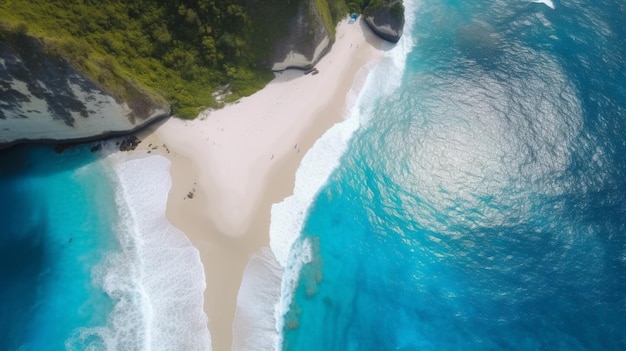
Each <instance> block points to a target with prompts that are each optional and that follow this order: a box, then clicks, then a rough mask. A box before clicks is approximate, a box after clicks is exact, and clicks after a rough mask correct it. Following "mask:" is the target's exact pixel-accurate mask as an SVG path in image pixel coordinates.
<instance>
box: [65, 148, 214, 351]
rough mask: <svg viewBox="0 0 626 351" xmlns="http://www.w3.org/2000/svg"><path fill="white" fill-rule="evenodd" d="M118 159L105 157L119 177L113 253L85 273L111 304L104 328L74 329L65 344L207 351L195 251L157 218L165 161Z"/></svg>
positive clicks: (166, 182) (165, 182)
mask: <svg viewBox="0 0 626 351" xmlns="http://www.w3.org/2000/svg"><path fill="white" fill-rule="evenodd" d="M125 157H128V156H126V155H121V156H120V155H119V154H117V155H113V156H111V158H112V159H113V160H112V161H113V162H112V163H113V168H114V171H115V174H116V176H117V178H118V180H119V186H118V193H117V194H116V200H117V205H118V209H119V218H120V220H119V223H118V226H117V233H118V236H119V241H120V247H121V252H118V253H115V254H111V255H109V256H108V257H106V258H105V259H104V260H103V262H102V263H101V264H99V265H98V266H97V267H96V268H95V269H94V272H93V274H92V277H93V280H94V284H95V285H98V286H100V287H102V289H103V290H104V291H105V292H106V293H107V294H108V295H109V296H110V297H111V299H112V300H113V303H114V306H113V310H112V312H111V313H110V315H109V317H108V322H107V324H106V325H105V326H102V327H97V328H82V329H79V330H77V331H76V332H75V333H74V335H73V336H72V338H70V339H69V340H67V342H66V348H67V349H69V350H102V349H106V350H203V351H205V350H210V349H211V338H210V334H209V331H208V328H207V317H206V314H205V313H204V311H203V309H202V305H203V292H204V289H205V286H206V284H205V280H204V269H203V267H202V264H201V262H200V255H199V253H198V250H196V248H194V247H193V246H192V245H191V243H190V242H189V240H188V239H187V237H186V236H185V235H184V234H183V233H182V232H181V231H180V230H178V229H177V228H175V227H173V226H172V225H171V224H170V223H169V222H168V221H167V219H166V217H165V208H166V202H167V194H168V191H169V188H170V187H171V179H170V175H169V167H170V162H169V161H168V160H167V159H165V158H163V157H161V156H151V157H148V158H138V159H131V160H128V159H125ZM116 158H121V159H116Z"/></svg>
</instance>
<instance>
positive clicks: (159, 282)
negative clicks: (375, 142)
mask: <svg viewBox="0 0 626 351" xmlns="http://www.w3.org/2000/svg"><path fill="white" fill-rule="evenodd" d="M90 148H91V145H84V146H78V147H72V148H69V149H66V150H64V151H63V152H61V153H57V152H55V151H54V149H53V148H52V147H49V146H20V147H15V148H11V149H9V150H3V151H0V165H1V167H0V194H1V197H0V350H7V351H12V350H19V351H27V350H32V351H46V350H51V351H53V350H54V351H56V350H94V351H95V350H203V351H204V350H210V349H211V347H210V343H211V341H210V335H209V332H208V330H207V317H206V315H205V314H204V311H203V310H202V303H203V296H202V295H203V291H204V288H205V280H204V272H203V268H202V265H201V263H200V257H199V254H198V251H197V250H196V249H195V248H194V247H193V246H191V244H190V242H189V240H187V238H186V237H185V236H184V235H183V233H182V232H181V231H179V230H178V229H176V228H174V227H172V226H171V225H170V224H169V222H168V221H167V220H166V219H165V205H166V199H167V194H168V190H169V188H170V185H171V181H170V177H169V161H167V160H166V159H165V158H162V157H159V156H151V157H146V155H138V154H133V153H115V152H113V149H114V145H113V143H109V144H105V145H104V146H103V149H104V150H105V151H99V152H95V153H94V152H91V150H90Z"/></svg>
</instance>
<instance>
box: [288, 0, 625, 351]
mask: <svg viewBox="0 0 626 351" xmlns="http://www.w3.org/2000/svg"><path fill="white" fill-rule="evenodd" d="M408 3H409V10H410V11H413V13H414V22H413V23H412V24H411V25H409V26H408V28H410V31H409V32H408V33H407V39H411V40H412V41H413V44H414V45H413V46H412V48H411V50H410V52H409V53H408V56H407V57H406V66H405V67H393V68H389V67H391V66H386V67H387V68H384V67H383V68H379V69H395V70H400V71H402V70H403V71H402V72H403V75H402V80H401V82H400V83H399V86H398V87H397V88H396V89H395V90H394V91H393V92H392V93H385V94H383V95H380V96H378V97H376V98H375V99H373V100H371V101H364V102H361V103H362V104H363V108H362V111H365V112H364V113H365V115H363V116H361V119H362V121H363V124H362V126H361V128H360V129H359V130H358V131H357V132H356V133H355V134H354V135H353V137H352V139H351V140H350V142H349V148H348V151H347V152H346V153H345V154H344V155H343V157H342V159H341V165H340V166H339V167H338V168H337V169H336V170H335V171H334V173H333V174H332V176H331V177H330V179H329V181H328V182H327V184H326V185H325V186H324V187H323V188H322V189H321V190H320V192H319V195H318V196H317V198H316V200H315V202H314V203H313V205H312V207H311V208H310V213H309V215H308V218H307V220H306V223H305V226H304V229H303V233H302V237H301V239H300V240H305V241H308V242H309V243H310V244H311V246H312V248H313V250H312V251H313V261H312V262H311V263H309V264H307V265H306V266H305V267H304V268H303V269H302V271H301V276H300V282H299V285H298V287H297V289H296V292H295V299H294V301H293V302H292V305H291V309H290V311H289V312H288V314H287V316H286V317H285V330H284V345H283V349H285V350H624V349H626V333H625V331H626V45H624V43H625V42H624V38H626V5H624V4H623V3H622V2H619V1H599V2H598V1H594V2H592V1H588V0H580V1H556V2H555V3H554V7H555V8H554V9H551V8H549V7H548V6H546V5H544V4H539V3H532V2H526V1H516V2H511V1H485V0H477V1H452V0H448V1H433V0H423V1H420V2H419V3H418V4H413V3H412V2H410V1H409V2H408ZM389 73H392V72H389ZM389 76H393V74H389ZM370 89H371V88H370Z"/></svg>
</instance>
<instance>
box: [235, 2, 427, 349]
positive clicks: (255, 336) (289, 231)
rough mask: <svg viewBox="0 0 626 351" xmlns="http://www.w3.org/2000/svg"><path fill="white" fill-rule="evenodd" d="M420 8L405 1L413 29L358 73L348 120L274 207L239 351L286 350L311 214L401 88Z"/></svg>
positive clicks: (325, 139)
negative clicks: (358, 136) (287, 322)
mask: <svg viewBox="0 0 626 351" xmlns="http://www.w3.org/2000/svg"><path fill="white" fill-rule="evenodd" d="M417 5H418V4H417V2H416V1H411V0H409V1H405V6H406V9H407V10H406V20H407V24H406V27H405V34H404V35H403V37H402V38H401V39H400V42H398V43H397V44H396V45H394V46H391V44H387V45H389V46H388V47H386V48H384V49H385V50H386V51H387V52H386V54H385V55H384V57H383V58H382V59H381V60H379V61H378V62H376V64H375V65H373V66H367V67H364V68H363V69H361V71H360V72H359V73H358V74H357V76H356V78H355V81H354V84H353V89H352V90H351V91H350V92H349V93H348V96H347V104H348V106H349V110H348V113H347V116H348V117H347V118H346V120H344V121H343V122H341V123H339V124H336V125H335V126H333V127H332V128H331V129H329V130H328V131H327V132H326V133H325V134H324V135H323V136H322V137H321V138H320V139H319V140H317V141H316V142H315V144H314V145H313V147H312V148H311V149H310V150H309V151H308V152H307V153H306V154H305V156H304V158H303V160H302V163H301V164H300V167H299V168H298V170H297V172H296V181H295V186H294V191H293V195H291V196H289V197H287V198H285V199H284V200H283V201H282V202H280V203H277V204H274V205H273V206H272V210H271V223H270V248H271V252H268V251H263V252H262V253H261V254H259V255H258V256H255V257H253V258H252V259H251V260H250V262H249V264H248V267H247V268H246V271H245V272H244V277H243V280H242V285H241V288H240V290H239V295H238V298H237V311H236V316H235V322H234V324H233V328H234V334H235V335H234V336H235V338H234V339H235V342H234V344H233V348H232V349H233V350H270V349H275V350H279V349H280V348H281V345H282V334H281V332H282V330H283V323H284V321H283V317H284V315H285V313H286V312H287V311H288V309H289V306H290V304H291V302H292V298H293V294H294V292H295V288H296V286H297V283H298V280H299V274H300V271H301V269H302V267H303V266H304V265H305V264H306V263H308V262H310V261H311V259H312V252H311V245H310V243H309V241H308V240H307V239H304V240H299V238H300V233H301V231H302V226H303V224H304V220H305V219H306V216H307V212H308V210H309V207H310V206H311V205H312V203H313V201H314V199H315V196H316V195H317V193H318V192H319V190H320V189H321V188H322V186H323V185H324V184H325V183H326V182H327V180H328V177H329V176H330V175H331V174H332V173H333V171H334V170H335V169H336V168H337V167H338V166H339V161H340V159H341V157H342V155H343V154H344V153H345V152H346V150H347V148H348V142H349V140H350V138H351V137H352V135H353V134H354V132H355V131H357V130H358V129H359V127H360V126H361V125H362V123H364V122H367V120H368V116H370V115H371V110H372V108H373V107H374V103H375V101H376V99H377V98H378V97H379V96H381V95H388V94H391V93H392V92H393V91H394V89H396V88H397V87H398V86H399V85H400V82H401V79H402V75H403V73H404V67H405V64H406V56H407V54H408V53H409V52H410V50H411V49H412V47H413V45H414V42H413V39H412V38H411V35H410V33H411V26H412V23H414V13H415V12H416V9H417ZM270 262H272V263H270ZM276 263H278V264H276ZM278 285H280V286H278ZM271 308H273V313H271V311H270V309H271ZM272 323H273V324H272ZM272 326H273V328H272Z"/></svg>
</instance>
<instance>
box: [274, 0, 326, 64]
mask: <svg viewBox="0 0 626 351" xmlns="http://www.w3.org/2000/svg"><path fill="white" fill-rule="evenodd" d="M288 27H289V29H288V30H287V36H285V37H284V38H282V39H280V40H276V41H275V43H274V46H273V50H272V53H271V54H272V57H271V60H272V62H274V64H273V66H272V70H273V71H281V70H284V69H287V68H302V69H307V68H310V67H313V66H314V65H315V64H316V63H317V62H318V61H319V60H320V59H321V58H322V56H324V54H326V52H328V50H329V49H330V45H331V39H330V35H329V29H328V28H326V26H325V25H324V22H323V20H322V16H321V15H320V13H319V12H318V10H317V8H316V7H315V2H314V1H313V0H304V1H300V2H299V5H298V8H297V13H296V15H295V16H294V17H293V18H291V19H290V20H289V22H288Z"/></svg>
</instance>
